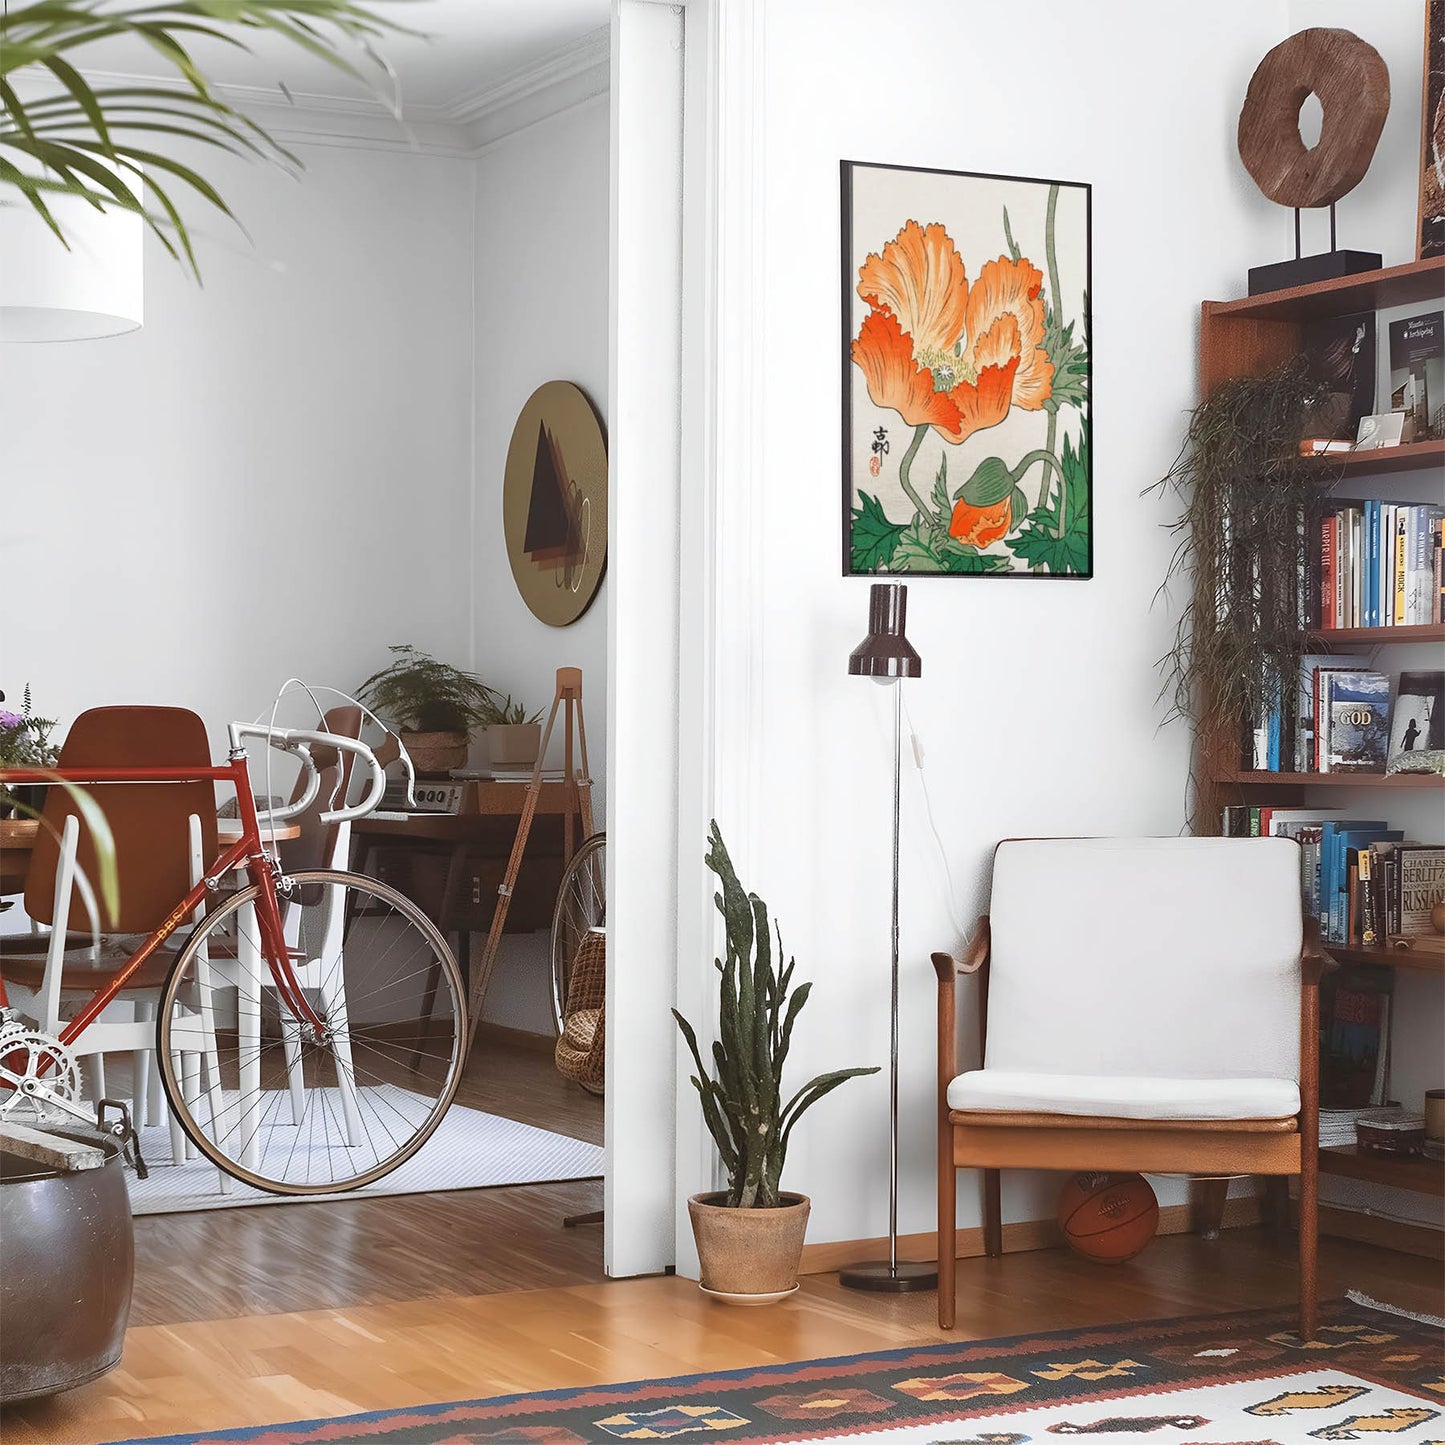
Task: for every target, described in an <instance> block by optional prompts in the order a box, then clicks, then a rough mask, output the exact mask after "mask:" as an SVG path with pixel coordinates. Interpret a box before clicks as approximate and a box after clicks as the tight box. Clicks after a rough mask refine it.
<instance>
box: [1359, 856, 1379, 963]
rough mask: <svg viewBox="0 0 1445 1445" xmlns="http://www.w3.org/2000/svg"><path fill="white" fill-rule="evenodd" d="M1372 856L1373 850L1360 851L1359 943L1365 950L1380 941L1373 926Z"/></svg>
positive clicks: (1373, 875)
mask: <svg viewBox="0 0 1445 1445" xmlns="http://www.w3.org/2000/svg"><path fill="white" fill-rule="evenodd" d="M1374 854H1375V850H1374V849H1373V848H1361V849H1360V859H1359V869H1360V942H1361V944H1362V945H1363V946H1364V947H1366V948H1373V947H1374V946H1375V945H1376V944H1377V943H1378V942H1379V941H1380V933H1379V929H1378V928H1377V927H1376V926H1375V858H1374Z"/></svg>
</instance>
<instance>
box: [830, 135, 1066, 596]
mask: <svg viewBox="0 0 1445 1445" xmlns="http://www.w3.org/2000/svg"><path fill="white" fill-rule="evenodd" d="M842 199H843V572H844V575H846V576H860V575H863V574H877V573H890V574H891V573H907V574H908V575H910V576H917V575H929V574H934V575H940V576H973V577H1074V578H1084V577H1090V576H1092V575H1093V569H1094V547H1093V486H1092V469H1091V460H1090V444H1089V426H1090V415H1089V396H1090V360H1089V221H1090V216H1089V211H1090V188H1089V187H1088V186H1087V185H1084V184H1081V183H1079V182H1075V181H1048V180H1030V179H1026V178H1023V177H1017V176H992V175H976V174H972V173H970V172H966V171H939V170H924V169H921V168H918V167H911V166H883V165H871V164H866V163H863V162H859V161H844V162H843V177H842Z"/></svg>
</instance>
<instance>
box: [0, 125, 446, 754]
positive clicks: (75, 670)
mask: <svg viewBox="0 0 1445 1445" xmlns="http://www.w3.org/2000/svg"><path fill="white" fill-rule="evenodd" d="M299 150H300V153H301V155H302V158H303V160H304V161H305V164H306V171H305V174H304V175H303V176H302V178H301V179H300V181H299V182H298V181H296V180H293V179H291V178H289V177H288V176H287V175H285V174H284V173H282V172H281V171H279V170H276V169H274V168H268V167H262V166H245V165H241V164H239V163H236V162H231V161H226V162H224V163H218V162H217V161H216V160H215V159H214V158H213V157H210V156H208V157H207V158H206V163H207V165H208V166H209V167H210V169H209V170H208V172H207V174H209V175H213V176H216V177H217V179H218V180H219V181H220V182H221V185H220V189H221V190H222V192H223V194H225V195H226V197H227V199H228V200H229V201H230V203H231V205H232V207H233V209H234V210H235V211H236V213H237V214H238V215H239V216H240V217H241V218H242V220H243V221H244V223H245V224H246V226H247V228H248V229H249V231H250V233H251V237H252V238H253V244H248V242H247V240H246V238H245V237H244V236H243V235H241V234H240V233H239V232H237V231H236V230H235V229H234V228H232V227H230V226H229V225H228V223H226V222H224V221H223V220H221V219H219V218H211V217H206V218H204V220H203V223H202V224H203V231H204V235H203V237H202V239H201V241H200V245H199V251H200V257H201V264H202V269H203V274H204V278H205V285H204V288H201V289H198V288H197V287H196V286H195V284H194V283H193V282H191V281H190V280H188V279H187V278H186V277H185V276H184V275H183V274H182V273H181V271H180V270H179V269H178V268H177V267H176V266H175V265H174V264H173V263H172V262H170V261H169V258H167V257H166V256H165V255H164V254H163V253H162V252H161V251H160V249H159V247H158V246H157V245H156V244H155V243H154V242H153V241H150V240H148V243H147V252H146V320H145V326H144V327H143V328H142V329H141V330H140V331H138V332H134V333H132V334H130V335H128V336H124V337H119V338H112V339H107V340H103V341H92V342H76V343H70V344H65V345H51V346H19V345H14V346H0V437H3V439H4V440H3V455H0V478H3V487H4V510H3V516H0V572H3V575H4V577H5V585H6V590H7V593H9V594H10V596H11V597H12V598H15V597H25V598H28V599H29V601H28V603H27V605H25V606H18V605H9V606H7V607H6V609H5V612H6V619H5V625H4V638H3V658H0V687H3V688H4V689H5V691H6V692H7V693H8V694H9V695H10V696H11V698H12V699H13V698H18V696H19V693H20V689H21V687H22V686H23V684H24V683H25V682H26V681H27V680H28V681H30V682H31V683H32V684H33V687H34V693H35V702H36V706H37V709H38V710H40V711H42V712H44V713H47V714H49V715H50V716H58V717H60V718H62V719H63V720H66V721H68V720H69V719H71V718H73V717H74V716H75V714H76V713H77V712H79V711H81V710H82V709H84V708H86V707H89V706H92V705H95V704H97V703H104V702H138V701H154V702H168V703H175V704H180V705H183V706H187V707H192V708H195V709H196V710H197V711H198V712H200V713H201V714H202V716H203V717H204V718H205V719H206V722H207V724H208V725H209V727H210V729H211V733H212V742H213V746H215V747H216V748H218V749H219V748H220V747H221V746H223V741H224V738H223V733H222V731H221V729H222V728H223V726H224V724H225V723H226V722H228V721H230V720H231V719H232V718H236V717H251V716H254V715H255V714H256V713H257V712H258V711H260V710H261V709H262V708H263V707H265V706H267V705H268V703H269V701H270V699H271V697H272V696H273V694H274V693H275V691H276V689H277V687H278V686H279V685H280V684H281V683H282V682H283V681H284V680H285V679H286V678H287V677H288V676H290V675H292V674H293V673H294V674H299V675H301V676H303V677H305V678H307V679H308V680H311V681H317V682H324V683H331V684H334V685H336V686H339V687H344V688H351V687H354V686H355V685H356V684H357V683H358V682H359V681H360V680H361V679H362V678H363V677H364V676H365V675H366V673H367V672H368V671H370V670H371V669H372V668H373V667H374V666H375V665H376V663H377V662H378V660H379V659H380V658H381V657H382V656H383V655H384V649H385V646H386V644H387V643H389V642H393V641H413V642H415V643H417V644H418V645H420V646H424V647H429V648H432V649H434V650H436V651H438V652H440V653H441V654H443V655H447V654H451V655H453V656H458V657H462V656H464V655H465V647H466V642H467V635H468V623H469V618H468V615H467V595H468V575H469V568H470V557H469V545H468V538H467V536H466V533H465V529H464V528H463V527H461V526H459V525H458V520H459V519H461V518H464V517H465V516H466V514H467V506H468V496H469V489H470V477H469V456H470V446H471V433H470V410H471V398H470V395H469V390H470V380H471V353H472V325H471V309H470V295H471V279H472V277H471V266H472V183H473V181H472V174H471V170H470V167H469V166H468V165H467V163H466V162H464V161H459V160H453V159H447V158H441V157H436V156H426V155H406V154H386V153H380V152H374V151H365V150H355V149H342V148H332V147H321V146H301V147H299ZM247 577H250V578H253V579H254V580H255V581H256V583H257V584H258V586H259V589H260V594H261V597H262V603H261V606H260V608H259V609H257V608H254V607H253V608H248V609H247V610H245V611H242V610H240V608H239V607H238V596H239V588H240V586H241V584H242V582H243V580H244V579H246V578H247Z"/></svg>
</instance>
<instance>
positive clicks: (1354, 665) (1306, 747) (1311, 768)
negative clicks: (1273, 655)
mask: <svg viewBox="0 0 1445 1445" xmlns="http://www.w3.org/2000/svg"><path fill="white" fill-rule="evenodd" d="M1368 667H1369V660H1368V659H1367V658H1364V657H1360V656H1358V655H1355V654H1352V653H1344V652H1337V653H1330V652H1310V653H1306V654H1305V655H1304V656H1303V657H1302V658H1300V669H1299V693H1298V696H1297V697H1296V699H1295V725H1294V744H1295V745H1294V770H1295V772H1297V773H1313V772H1317V771H1318V770H1319V759H1318V757H1317V756H1316V752H1315V715H1316V714H1315V708H1316V703H1317V699H1318V681H1319V673H1320V672H1321V670H1326V671H1327V670H1329V669H1330V668H1335V669H1338V670H1343V671H1347V672H1348V671H1360V670H1363V669H1367V668H1368ZM1319 816H1320V814H1318V813H1316V814H1315V817H1319Z"/></svg>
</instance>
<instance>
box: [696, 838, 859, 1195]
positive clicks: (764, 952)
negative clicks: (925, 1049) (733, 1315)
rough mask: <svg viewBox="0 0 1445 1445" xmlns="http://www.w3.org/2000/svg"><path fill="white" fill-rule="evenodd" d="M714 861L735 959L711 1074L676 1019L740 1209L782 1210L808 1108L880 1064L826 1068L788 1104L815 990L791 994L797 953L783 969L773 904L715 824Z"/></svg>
mask: <svg viewBox="0 0 1445 1445" xmlns="http://www.w3.org/2000/svg"><path fill="white" fill-rule="evenodd" d="M706 862H707V866H708V867H709V868H711V869H712V871H713V872H714V873H716V874H717V876H718V880H719V881H720V883H721V884H722V891H721V892H720V893H718V894H716V895H715V900H716V903H717V908H718V912H719V913H721V914H722V916H723V923H724V926H725V928H726V933H727V958H726V960H724V959H721V958H719V959H715V960H714V964H715V966H716V968H717V970H718V972H719V973H720V974H721V975H722V978H721V984H720V990H721V997H720V1007H719V1016H718V1033H719V1035H720V1037H719V1038H718V1040H717V1042H715V1043H714V1044H713V1046H712V1057H713V1066H714V1073H713V1075H711V1076H710V1075H709V1073H708V1070H707V1066H706V1065H705V1064H704V1063H703V1059H702V1053H701V1051H700V1050H699V1048H698V1042H697V1035H696V1033H695V1032H694V1031H693V1028H692V1025H691V1024H689V1023H688V1021H687V1020H686V1019H685V1018H683V1016H682V1015H681V1014H680V1013H678V1011H677V1010H676V1009H673V1011H672V1016H673V1018H675V1019H676V1020H677V1026H678V1028H680V1029H681V1030H682V1036H683V1038H685V1039H686V1040H687V1046H688V1048H689V1049H690V1050H691V1051H692V1057H693V1062H694V1063H695V1064H696V1065H697V1073H696V1074H694V1075H693V1076H692V1084H693V1088H695V1089H696V1090H697V1092H698V1096H699V1098H700V1099H701V1100H702V1113H703V1118H704V1120H706V1122H707V1127H708V1132H709V1133H711V1135H712V1137H713V1142H714V1143H715V1144H716V1145H717V1151H718V1153H719V1155H720V1156H721V1157H722V1161H723V1165H724V1167H725V1168H726V1169H727V1172H728V1198H727V1202H728V1204H729V1205H730V1206H732V1207H733V1208H741V1209H773V1208H776V1207H777V1206H778V1204H779V1203H780V1199H779V1180H780V1178H781V1176H782V1172H783V1164H784V1161H785V1160H786V1158H787V1153H788V1139H789V1137H790V1136H791V1134H792V1132H793V1126H794V1125H795V1124H796V1123H797V1122H798V1120H799V1119H800V1118H801V1117H802V1115H803V1113H804V1112H805V1111H806V1110H807V1109H809V1108H811V1107H812V1106H813V1105H814V1104H816V1103H817V1102H818V1100H819V1099H821V1098H823V1097H824V1095H826V1094H831V1093H832V1092H833V1090H834V1089H836V1088H837V1087H838V1085H839V1084H841V1083H843V1082H844V1081H845V1080H847V1079H851V1078H855V1077H857V1076H858V1075H861V1074H876V1073H877V1072H878V1070H877V1069H876V1068H871V1069H838V1070H836V1071H835V1072H833V1073H831V1074H819V1075H818V1077H817V1078H815V1079H811V1080H809V1082H808V1083H806V1084H804V1085H803V1087H802V1088H800V1089H799V1090H798V1091H797V1092H796V1093H795V1094H794V1095H793V1096H792V1098H791V1099H789V1100H788V1101H787V1103H786V1104H785V1103H783V1095H782V1082H783V1065H784V1063H785V1062H786V1061H787V1057H788V1048H789V1046H790V1044H791V1043H792V1037H793V1025H794V1023H795V1022H796V1021H797V1018H798V1014H799V1013H800V1012H801V1011H802V1008H803V1005H804V1004H805V1003H806V1002H807V1001H808V995H809V993H810V992H811V991H812V988H813V985H812V984H811V983H803V984H800V985H799V986H798V988H797V989H796V990H795V991H793V992H792V993H791V995H790V993H789V989H790V987H791V984H792V979H793V968H794V965H795V962H796V960H794V959H791V958H790V959H789V960H788V964H787V967H786V968H783V969H781V971H780V970H779V967H778V964H779V961H780V960H781V958H782V953H783V939H782V933H781V931H778V932H777V934H776V943H777V951H776V953H774V951H773V943H774V937H773V935H772V934H770V933H769V931H768V907H767V904H765V903H764V902H763V900H762V899H761V898H759V897H758V896H757V895H756V894H755V893H747V892H745V891H744V890H743V886H742V884H741V883H739V882H738V876H737V872H736V870H735V869H734V868H733V864H732V859H731V858H730V857H729V856H728V851H727V848H726V847H725V846H724V845H723V840H722V834H721V833H720V832H719V831H718V825H717V823H716V821H714V823H713V825H712V829H711V832H710V833H709V835H708V851H707V855H706Z"/></svg>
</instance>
